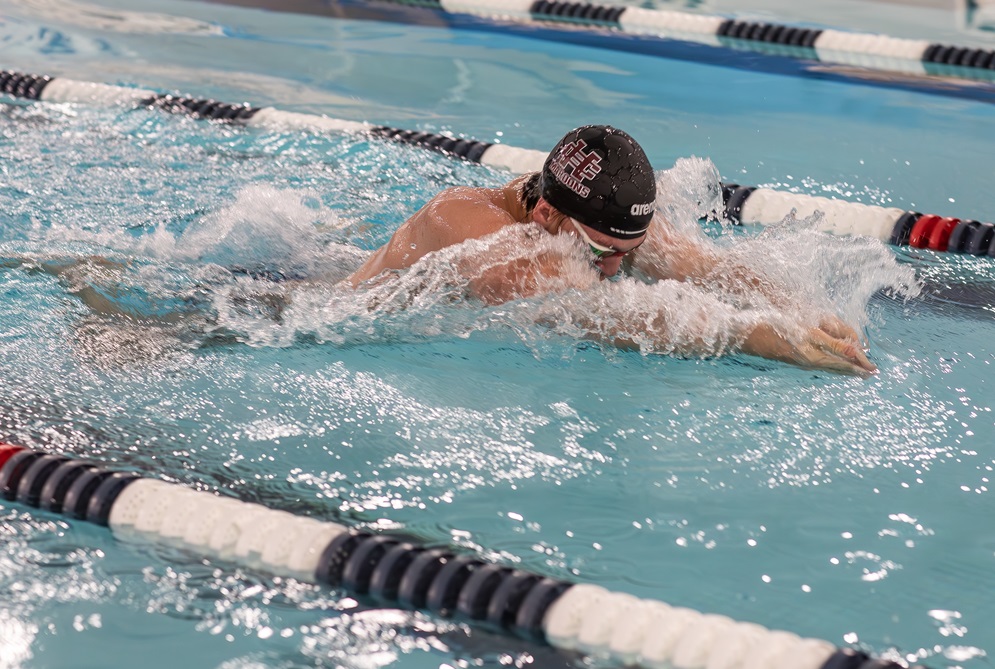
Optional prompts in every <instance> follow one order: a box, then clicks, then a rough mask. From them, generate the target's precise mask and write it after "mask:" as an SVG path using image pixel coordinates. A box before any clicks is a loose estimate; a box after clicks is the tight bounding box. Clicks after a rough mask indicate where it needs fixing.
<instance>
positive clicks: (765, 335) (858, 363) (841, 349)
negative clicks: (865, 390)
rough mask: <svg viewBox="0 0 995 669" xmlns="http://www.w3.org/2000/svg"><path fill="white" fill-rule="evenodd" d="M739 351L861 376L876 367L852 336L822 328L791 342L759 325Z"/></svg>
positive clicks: (810, 331)
mask: <svg viewBox="0 0 995 669" xmlns="http://www.w3.org/2000/svg"><path fill="white" fill-rule="evenodd" d="M853 334H854V335H855V334H856V333H853ZM742 350H743V352H744V353H749V354H751V355H758V356H760V357H763V358H769V359H771V360H780V361H782V362H789V363H791V364H793V365H798V366H799V367H806V368H811V369H824V370H827V371H830V372H838V373H842V374H853V375H854V376H861V377H864V378H866V377H868V376H870V375H871V374H873V373H874V372H876V371H877V369H878V368H877V367H876V366H875V365H874V363H872V362H871V361H870V360H868V359H867V355H865V354H864V351H863V349H862V348H861V346H860V343H859V341H858V340H857V338H856V337H855V336H854V337H834V336H833V335H831V334H829V333H828V332H826V331H825V330H823V329H822V328H821V327H815V328H811V329H809V330H808V331H806V332H805V334H804V336H803V337H802V339H801V341H797V342H792V341H789V340H787V339H785V338H784V336H783V335H781V334H780V333H778V332H777V330H775V329H774V328H773V327H772V326H770V325H767V324H763V325H758V326H756V327H755V328H753V331H752V332H750V334H749V336H748V337H747V338H746V341H745V342H743V348H742Z"/></svg>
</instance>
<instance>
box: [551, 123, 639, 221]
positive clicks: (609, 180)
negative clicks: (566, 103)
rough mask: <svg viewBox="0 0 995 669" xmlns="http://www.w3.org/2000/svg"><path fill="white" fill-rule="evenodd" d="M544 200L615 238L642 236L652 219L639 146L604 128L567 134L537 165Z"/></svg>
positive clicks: (622, 135) (627, 135)
mask: <svg viewBox="0 0 995 669" xmlns="http://www.w3.org/2000/svg"><path fill="white" fill-rule="evenodd" d="M541 193H542V197H543V199H544V200H546V201H547V202H549V203H550V204H551V205H553V206H554V207H556V208H557V209H558V210H559V211H561V212H563V213H564V214H566V215H567V216H569V217H571V218H574V219H576V220H578V221H580V222H581V223H583V224H584V225H586V226H588V227H590V228H593V229H595V230H597V231H598V232H601V233H603V234H605V235H608V236H609V237H614V238H616V239H635V238H637V237H640V236H642V235H643V234H644V233H645V232H646V230H647V229H648V228H649V224H650V221H651V220H652V219H653V212H654V210H655V202H656V178H655V176H654V174H653V167H652V166H651V165H650V162H649V160H648V159H647V158H646V154H645V153H644V152H643V149H642V147H641V146H639V144H638V143H636V140H634V139H632V137H630V136H629V134H628V133H626V132H623V131H621V130H619V129H617V128H613V127H611V126H609V125H587V126H584V127H581V128H577V129H576V130H571V131H570V132H568V133H567V134H566V136H564V137H563V139H561V140H560V142H559V143H558V144H557V145H556V146H555V147H553V150H552V151H550V153H549V157H548V158H546V163H545V164H544V165H543V167H542V177H541Z"/></svg>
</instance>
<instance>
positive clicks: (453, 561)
mask: <svg viewBox="0 0 995 669" xmlns="http://www.w3.org/2000/svg"><path fill="white" fill-rule="evenodd" d="M0 497H2V498H3V499H4V500H7V501H9V502H16V503H18V504H22V505H25V506H29V507H34V508H39V509H43V510H46V511H49V512H51V513H56V514H61V515H63V516H67V517H69V518H70V519H74V520H83V521H86V522H90V523H95V524H97V525H103V526H107V527H109V528H110V529H111V532H112V533H113V534H114V535H115V536H117V537H120V538H134V537H135V536H141V537H143V538H147V539H150V540H160V541H164V542H167V543H169V544H170V545H174V546H175V545H177V544H180V545H182V546H183V547H184V548H187V549H189V550H191V551H196V552H198V553H200V554H201V555H203V556H205V557H208V558H215V559H220V560H224V561H228V562H233V563H236V564H239V565H243V566H246V567H249V568H252V569H259V570H264V571H266V572H269V573H272V574H273V575H276V576H287V577H293V578H298V579H300V580H304V581H309V582H314V583H321V584H325V585H330V586H332V587H337V588H342V589H344V590H346V591H348V592H350V593H351V594H354V595H359V596H365V597H367V598H369V599H371V600H373V601H375V602H377V603H381V604H389V605H392V606H393V605H400V606H403V607H405V608H407V609H414V610H425V611H429V612H431V613H433V614H436V615H439V616H442V617H444V618H452V617H459V618H462V619H465V620H469V621H473V622H476V623H480V624H484V625H487V626H488V627H490V628H496V629H501V630H503V631H505V632H507V633H510V634H514V635H516V636H519V637H521V638H527V639H531V640H533V641H537V642H540V643H547V644H549V645H551V646H553V647H555V648H559V649H561V650H568V651H577V652H580V653H584V654H597V655H598V656H605V655H608V656H609V657H610V658H612V659H614V660H617V661H619V662H620V663H623V664H626V665H635V666H639V667H645V668H646V669H665V668H666V669H671V668H673V669H766V668H767V667H776V666H784V667H787V666H790V667H793V668H794V669H891V668H899V667H902V665H900V664H897V663H894V662H890V661H886V660H880V659H875V658H872V657H871V656H869V655H867V654H866V653H864V652H861V651H858V650H854V649H850V648H837V647H836V646H834V645H833V644H831V643H829V642H828V641H822V640H819V639H806V638H802V637H799V636H798V635H796V634H792V633H790V632H784V631H777V630H769V629H767V628H765V627H762V626H761V625H757V624H754V623H745V622H737V621H735V620H733V619H731V618H728V617H725V616H719V615H713V614H704V613H700V612H698V611H695V610H693V609H688V608H682V607H674V606H671V605H669V604H666V603H664V602H661V601H656V600H651V599H640V598H638V597H635V596H633V595H630V594H626V593H619V592H611V591H609V590H606V589H605V588H602V587H600V586H597V585H590V584H574V583H569V582H566V581H560V580H556V579H552V578H547V577H544V576H542V575H539V574H532V573H529V572H526V571H523V570H519V569H512V568H510V567H505V566H501V565H497V564H492V563H488V562H484V561H482V560H478V559H476V558H474V557H471V556H468V555H462V554H457V553H453V552H451V551H449V550H447V549H444V548H429V547H426V546H421V545H419V544H417V543H416V542H415V541H413V540H412V539H410V538H408V537H401V536H393V535H389V534H371V533H369V532H361V531H355V530H352V529H349V528H347V527H345V526H343V525H340V524H338V523H333V522H324V521H319V520H316V519H314V518H309V517H306V516H296V515H294V514H291V513H288V512H286V511H280V510H274V509H269V508H267V507H265V506H262V505H259V504H253V503H249V502H243V501H240V500H237V499H234V498H229V497H221V496H218V495H215V494H212V493H209V492H201V491H197V490H194V489H191V488H187V487H184V486H182V485H178V484H172V483H167V482H165V481H161V480H158V479H150V478H144V477H142V476H141V475H139V474H137V473H134V472H129V471H114V470H113V469H108V468H105V467H103V466H102V465H101V464H100V463H96V462H89V461H84V460H74V459H72V458H69V457H66V456H61V455H53V454H50V453H46V452H43V451H38V450H33V449H29V448H25V447H22V446H16V445H11V444H7V443H0ZM919 669H923V668H922V667H920V668H919Z"/></svg>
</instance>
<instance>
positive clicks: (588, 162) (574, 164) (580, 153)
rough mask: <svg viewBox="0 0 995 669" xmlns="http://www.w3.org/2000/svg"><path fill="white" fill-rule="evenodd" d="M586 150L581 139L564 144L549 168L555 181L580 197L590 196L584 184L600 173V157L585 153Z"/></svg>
mask: <svg viewBox="0 0 995 669" xmlns="http://www.w3.org/2000/svg"><path fill="white" fill-rule="evenodd" d="M586 148H587V142H585V141H584V140H582V139H577V140H574V141H573V142H570V143H569V144H564V145H563V147H562V148H561V149H560V152H559V153H558V154H556V158H554V159H553V162H552V163H551V164H550V166H549V170H550V171H551V172H552V173H553V176H555V177H556V179H557V181H559V182H560V183H562V184H563V185H564V186H566V187H567V188H569V189H570V190H572V191H573V192H575V193H577V195H580V196H581V197H587V196H588V195H590V194H591V189H590V188H588V187H587V186H585V185H584V182H585V181H588V180H590V179H593V178H594V177H596V176H598V175H599V174H600V173H601V156H600V155H598V154H597V153H596V152H594V151H585V150H584V149H586Z"/></svg>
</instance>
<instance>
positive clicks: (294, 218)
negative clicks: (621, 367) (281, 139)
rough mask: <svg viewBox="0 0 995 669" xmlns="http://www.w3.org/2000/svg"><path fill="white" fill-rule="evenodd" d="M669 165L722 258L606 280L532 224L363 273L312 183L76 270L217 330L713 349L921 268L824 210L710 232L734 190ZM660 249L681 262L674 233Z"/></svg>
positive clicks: (901, 281)
mask: <svg viewBox="0 0 995 669" xmlns="http://www.w3.org/2000/svg"><path fill="white" fill-rule="evenodd" d="M657 180H658V184H659V185H660V195H659V196H658V201H657V206H658V210H659V212H660V213H661V214H662V216H663V217H664V218H665V219H666V221H668V222H669V224H670V225H671V226H672V227H673V229H674V230H676V231H677V234H680V235H685V236H688V237H690V238H692V239H693V240H694V241H695V242H696V243H697V244H698V245H700V247H701V248H703V249H705V250H706V251H707V253H709V254H712V255H713V256H714V257H715V258H716V259H717V262H716V263H715V265H714V267H712V268H711V270H710V271H708V272H705V273H703V274H702V275H701V276H699V277H698V278H697V279H696V280H695V281H693V282H692V281H685V282H678V281H673V280H665V281H652V280H640V278H638V277H636V278H634V277H620V278H616V280H613V281H602V280H600V278H601V277H600V276H599V273H598V271H597V270H596V268H594V267H593V266H592V265H591V264H590V254H589V252H588V251H587V249H586V248H585V247H584V245H583V244H582V243H580V242H579V240H577V239H576V238H575V237H574V236H572V235H556V236H554V235H549V234H547V233H546V232H545V231H543V230H542V229H541V228H539V227H538V226H535V225H533V224H523V225H514V226H508V227H506V228H505V229H503V230H501V231H499V232H498V233H496V234H494V235H491V236H489V237H485V238H483V239H472V240H469V241H467V242H465V243H463V244H459V245H456V246H453V247H449V248H446V249H442V250H441V251H438V252H435V253H431V254H428V255H427V256H425V257H424V258H422V259H421V260H420V261H419V262H417V263H416V264H415V265H414V266H412V267H411V268H410V269H408V270H406V271H403V272H388V273H385V274H383V275H381V276H379V277H377V278H375V279H373V280H371V281H369V282H367V283H366V284H365V285H363V286H362V287H360V288H359V289H358V290H353V289H352V288H351V287H349V286H348V285H344V284H342V283H341V282H342V280H343V279H345V278H346V277H347V276H349V274H351V272H353V271H355V269H357V268H358V267H359V266H360V264H361V263H362V262H363V260H364V259H365V257H366V252H364V251H362V250H360V249H358V248H357V247H355V246H354V245H352V244H350V243H348V241H349V240H348V238H346V236H345V233H344V231H345V230H346V229H347V228H348V227H349V226H351V225H353V222H352V221H349V220H347V219H344V218H342V217H340V216H339V215H338V214H336V212H335V211H334V210H331V209H328V208H327V207H324V206H323V205H321V204H320V200H319V199H318V197H317V195H316V194H315V193H313V192H310V191H308V190H280V189H277V188H274V187H271V186H261V185H253V186H248V187H246V188H244V189H243V190H242V191H240V192H239V193H238V195H237V196H236V198H235V201H234V202H233V203H232V204H230V205H229V206H226V207H224V208H222V209H220V210H218V211H216V212H213V213H210V214H208V215H205V216H203V217H201V218H199V219H197V220H195V221H193V222H192V223H191V224H190V225H189V226H188V227H187V228H186V229H185V230H184V231H182V232H181V233H179V234H173V233H172V232H170V231H169V230H167V229H166V227H165V226H160V227H158V228H156V229H155V230H154V231H152V232H151V233H150V234H147V235H144V236H141V237H138V238H137V239H136V238H132V237H129V236H127V235H124V234H121V233H118V234H116V235H115V234H114V233H108V232H106V231H104V232H100V233H94V234H95V235H98V234H99V238H94V239H92V240H91V242H92V243H94V244H97V243H99V244H103V245H106V246H109V247H111V248H116V249H118V251H119V252H120V253H122V254H123V255H125V256H127V257H128V260H126V261H125V262H123V263H121V264H119V265H115V264H114V263H102V262H83V263H79V264H78V265H77V266H75V267H73V268H72V270H71V271H68V272H66V273H65V274H64V275H63V278H64V279H65V280H66V282H67V285H68V286H69V287H70V290H71V291H73V292H75V293H77V294H79V295H81V296H84V295H85V294H96V295H97V296H98V297H99V300H103V302H99V301H98V300H93V301H92V303H91V306H93V305H94V304H98V302H99V304H101V305H103V304H104V303H105V302H107V303H109V304H110V306H109V307H107V309H106V311H113V310H114V309H118V310H119V311H121V312H124V313H126V314H128V315H131V316H137V317H138V318H147V319H153V320H155V319H159V320H168V321H169V322H170V323H173V324H175V323H177V322H181V323H182V322H186V323H187V324H188V330H190V331H194V332H198V333H200V335H201V336H203V337H204V338H205V339H204V340H203V341H210V340H213V339H216V338H217V337H223V338H226V339H234V340H235V341H240V342H243V343H246V344H249V345H252V346H266V347H284V346H291V345H293V344H294V343H295V342H298V341H300V340H301V339H310V340H314V341H317V342H330V343H333V344H339V345H346V344H354V343H366V342H371V341H392V342H394V341H412V340H418V339H422V338H426V337H438V336H456V337H464V338H465V337H470V336H472V335H474V334H475V333H481V332H486V331H497V332H504V333H505V335H499V336H507V333H509V332H510V333H512V334H513V336H515V337H517V338H518V339H519V340H521V341H522V342H523V343H525V344H526V345H527V346H529V347H531V348H532V349H533V350H534V351H536V352H537V353H538V352H539V351H540V350H541V349H543V347H544V346H546V345H547V344H549V343H551V342H555V341H557V340H563V339H566V340H567V341H569V342H575V341H577V340H593V341H597V342H602V343H607V344H610V345H614V346H621V347H623V348H635V349H638V350H639V351H641V352H642V353H644V354H676V355H683V356H708V357H711V356H718V355H723V354H726V353H729V352H734V351H736V350H737V349H738V348H739V346H740V345H741V343H742V341H743V339H744V338H745V336H746V334H747V333H748V332H750V331H751V330H752V328H753V327H754V326H756V325H757V324H760V323H767V324H771V325H773V326H774V327H775V328H776V329H777V330H778V331H779V332H781V333H782V334H784V335H786V336H788V337H789V338H794V337H799V336H801V333H802V332H803V330H804V329H805V328H806V327H807V326H811V325H812V324H814V323H817V322H818V320H819V319H820V318H821V317H822V316H824V315H825V314H827V313H828V314H834V315H837V316H839V317H840V318H842V319H843V320H845V321H846V322H848V323H851V324H854V325H856V326H859V327H864V326H866V325H867V323H868V317H867V311H866V309H867V304H868V302H869V300H870V298H871V296H872V295H873V294H875V293H876V292H877V291H880V290H883V289H884V290H891V291H893V292H895V293H896V294H901V295H905V296H911V295H914V294H915V290H916V284H915V278H914V275H913V272H912V270H911V269H909V268H903V267H901V266H899V265H898V264H897V262H896V261H895V259H894V256H893V255H892V254H891V253H890V251H889V250H888V249H887V248H886V247H885V246H884V245H883V244H881V243H880V242H877V241H875V240H871V239H865V238H839V237H831V236H829V235H826V234H824V233H820V232H818V231H817V230H816V229H815V228H816V225H817V222H818V221H817V219H815V218H814V217H813V219H811V220H804V221H796V220H787V221H785V222H784V223H783V224H781V225H778V226H770V227H768V228H767V229H765V230H763V231H762V232H761V233H760V234H758V235H755V236H747V235H745V234H743V233H742V231H741V230H739V229H733V228H731V227H727V228H722V229H721V230H720V233H719V235H718V236H717V237H714V238H711V237H709V236H708V235H706V234H705V232H703V229H702V227H701V226H700V225H699V219H701V218H702V217H703V216H706V215H708V213H709V212H712V211H714V210H715V209H716V208H717V207H718V206H719V205H720V204H721V194H720V192H721V191H720V188H719V185H718V184H719V182H718V171H717V170H716V169H715V166H714V165H713V164H712V163H711V162H709V161H707V160H704V159H700V158H689V159H682V160H680V161H678V163H677V164H676V165H675V166H674V168H672V169H671V170H667V171H664V172H661V173H659V174H658V176H657ZM74 233H76V234H78V233H79V230H75V231H74ZM50 235H51V236H59V235H65V231H64V230H63V231H59V230H57V229H53V230H52V231H51V233H50ZM63 241H65V239H63ZM657 260H658V261H659V262H662V263H666V262H668V257H667V254H666V249H664V250H663V252H662V255H661V256H660V257H659V258H657ZM744 276H747V277H759V281H752V282H751V281H743V279H742V277H744ZM642 278H643V279H645V277H642ZM88 291H89V292H88ZM88 303H89V302H88ZM188 338H189V337H188ZM557 347H559V348H562V344H560V345H556V344H554V348H557ZM572 347H573V343H571V344H570V345H569V346H568V347H567V348H572ZM165 348H168V347H165Z"/></svg>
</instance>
